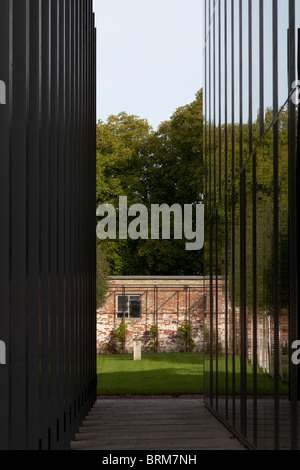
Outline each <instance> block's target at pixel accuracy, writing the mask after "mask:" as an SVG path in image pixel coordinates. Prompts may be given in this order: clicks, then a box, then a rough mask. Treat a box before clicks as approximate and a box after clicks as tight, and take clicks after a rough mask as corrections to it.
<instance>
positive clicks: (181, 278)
mask: <svg viewBox="0 0 300 470" xmlns="http://www.w3.org/2000/svg"><path fill="white" fill-rule="evenodd" d="M108 279H109V280H111V281H146V280H149V281H150V280H165V281H166V280H177V281H209V280H210V279H211V278H210V276H109V278H108ZM212 279H219V280H222V279H223V277H222V276H212Z"/></svg>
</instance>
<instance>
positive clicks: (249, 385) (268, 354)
mask: <svg viewBox="0 0 300 470" xmlns="http://www.w3.org/2000/svg"><path fill="white" fill-rule="evenodd" d="M297 3H298V2H297V1H295V0H288V1H286V0H255V1H254V0H206V1H205V9H204V11H205V90H204V97H205V102H204V110H205V175H206V182H205V191H206V195H205V199H206V207H207V219H206V244H205V258H206V274H207V275H209V276H210V311H209V315H208V316H207V318H206V320H205V328H206V338H207V339H210V341H209V342H208V344H207V347H206V351H207V353H206V354H207V359H206V360H205V364H206V367H207V369H206V371H205V402H206V404H207V406H208V407H209V408H210V410H211V411H212V412H214V413H216V414H217V415H218V417H219V418H220V419H221V420H223V421H224V423H225V424H227V425H228V426H229V427H230V428H231V429H232V430H233V431H234V432H235V433H236V434H237V435H238V436H239V437H240V438H241V439H243V440H244V442H245V443H246V444H247V445H248V446H249V447H252V448H256V449H299V446H300V444H299V442H300V432H299V431H300V427H299V423H300V422H299V405H298V403H299V401H298V400H299V396H300V390H299V383H300V382H299V377H300V373H299V367H300V366H297V365H296V364H294V363H293V361H292V354H293V352H294V349H293V347H292V345H293V343H294V341H295V340H297V339H298V340H299V339H300V338H299V331H300V328H299V324H300V322H299V308H298V291H297V289H298V270H299V250H298V246H297V226H298V224H299V217H298V211H297V207H298V205H299V204H298V202H297V201H298V197H299V196H298V194H297V186H299V185H298V183H297V181H298V179H299V178H298V173H299V166H298V162H297V155H298V157H299V132H300V131H299V119H298V106H297V105H296V104H295V100H293V99H292V97H293V91H294V90H293V83H294V82H295V80H296V79H297V57H299V54H300V52H299V45H298V44H297V43H298V36H299V34H298V31H299V27H300V8H299V5H298V4H297ZM220 38H222V40H221V41H220ZM217 39H218V40H217ZM298 73H300V71H299V72H298ZM298 78H299V77H298ZM217 108H218V115H217ZM297 146H298V147H297ZM297 148H298V151H297ZM216 157H218V158H216ZM297 259H298V264H297ZM222 304H225V305H224V308H220V305H222Z"/></svg>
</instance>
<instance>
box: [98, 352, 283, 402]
mask: <svg viewBox="0 0 300 470" xmlns="http://www.w3.org/2000/svg"><path fill="white" fill-rule="evenodd" d="M203 361H204V355H203V353H170V354H143V355H142V360H141V361H134V360H133V357H132V355H99V356H98V358H97V366H98V388H97V393H98V395H164V394H166V395H174V394H179V395H182V394H202V393H203V376H204V372H203V371H204V367H203V366H204V364H203ZM205 361H206V367H205V369H206V371H208V370H209V357H208V356H206V359H205ZM214 369H215V363H214ZM218 370H219V373H218V378H219V379H218V381H219V383H218V391H219V394H224V393H225V356H219V361H218ZM252 372H253V371H252V368H251V366H250V365H249V366H248V370H247V374H248V381H247V382H248V384H247V392H248V393H249V394H251V393H252ZM235 381H236V393H237V394H238V393H239V358H238V357H237V358H236V374H235ZM231 383H232V374H231V360H229V393H230V392H231ZM206 391H207V390H206ZM280 391H281V394H282V395H285V394H287V393H288V386H287V385H284V384H280ZM258 393H259V394H266V395H267V394H273V393H274V384H273V381H272V379H271V378H270V377H268V376H266V375H263V374H262V373H261V372H258Z"/></svg>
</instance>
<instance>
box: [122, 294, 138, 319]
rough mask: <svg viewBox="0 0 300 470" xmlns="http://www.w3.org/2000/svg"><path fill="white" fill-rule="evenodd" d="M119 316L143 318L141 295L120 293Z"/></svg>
mask: <svg viewBox="0 0 300 470" xmlns="http://www.w3.org/2000/svg"><path fill="white" fill-rule="evenodd" d="M117 307H118V311H117V316H118V318H123V312H124V311H125V318H141V296H140V295H118V305H117Z"/></svg>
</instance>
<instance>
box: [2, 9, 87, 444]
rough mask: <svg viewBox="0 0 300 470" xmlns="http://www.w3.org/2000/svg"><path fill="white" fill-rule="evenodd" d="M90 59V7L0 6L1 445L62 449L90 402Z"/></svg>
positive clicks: (70, 437) (72, 436)
mask: <svg viewBox="0 0 300 470" xmlns="http://www.w3.org/2000/svg"><path fill="white" fill-rule="evenodd" d="M95 64H96V32H95V26H94V14H93V10H92V0H64V1H63V0H1V4H0V81H1V87H0V92H1V96H0V98H1V104H0V153H1V158H0V192H1V196H0V204H1V230H0V237H1V241H0V260H1V263H0V292H1V293H0V299H1V313H0V341H1V343H0V345H1V361H0V362H2V364H0V448H1V449H21V450H22V449H32V450H34V449H42V450H44V449H45V450H46V449H65V448H68V447H69V442H70V440H71V439H73V438H74V434H75V432H76V430H77V429H78V426H79V424H80V423H81V421H82V419H83V418H84V417H85V415H86V414H87V412H88V410H89V409H90V407H91V406H92V404H93V403H94V401H95V398H96V315H95V311H96V305H95V272H96V268H95V265H96V263H95V257H96V255H95V160H96V157H95V155H96V152H95V127H96V111H95V103H96V97H95V88H96V81H95V74H96V65H95ZM3 350H4V354H3Z"/></svg>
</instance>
